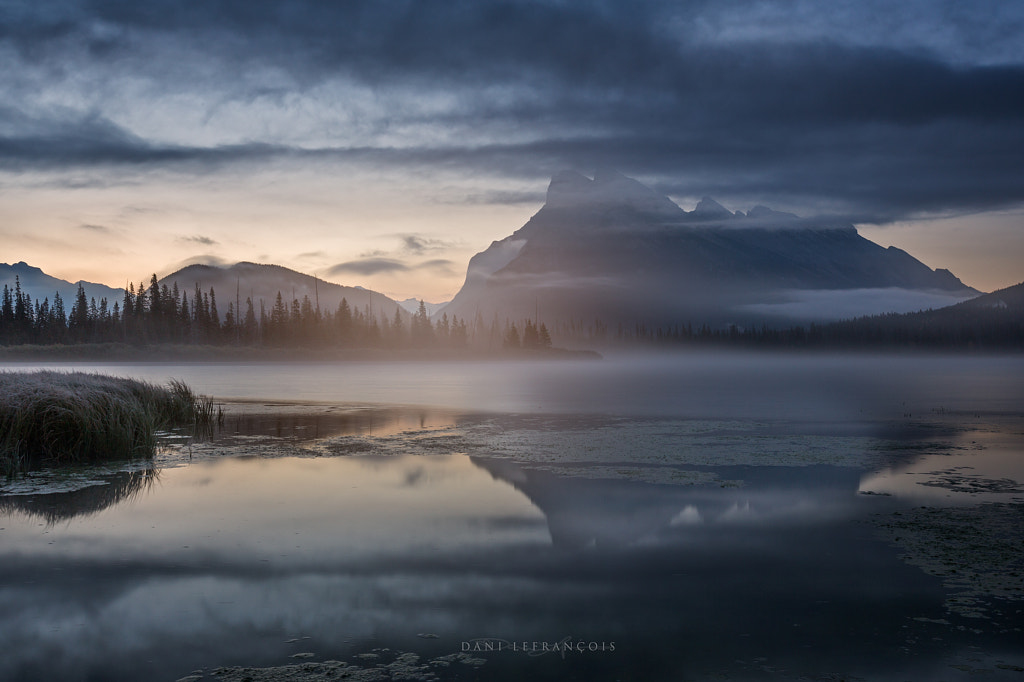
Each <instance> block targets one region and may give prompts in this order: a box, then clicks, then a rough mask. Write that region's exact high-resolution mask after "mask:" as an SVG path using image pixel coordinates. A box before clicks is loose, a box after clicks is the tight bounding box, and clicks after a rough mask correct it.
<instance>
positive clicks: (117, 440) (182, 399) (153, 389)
mask: <svg viewBox="0 0 1024 682" xmlns="http://www.w3.org/2000/svg"><path fill="white" fill-rule="evenodd" d="M216 416H217V415H216V414H215V406H214V403H213V400H212V399H211V398H209V397H207V396H200V395H196V394H195V393H194V392H193V391H192V389H191V388H189V387H188V386H187V385H186V384H184V383H183V382H181V381H177V380H174V381H171V382H170V384H169V385H168V386H166V387H163V386H157V385H155V384H151V383H148V382H145V381H139V380H137V379H125V378H120V377H112V376H105V375H102V374H86V373H83V372H52V371H44V372H31V373H24V372H0V471H2V472H3V473H5V474H7V475H12V474H14V473H16V472H18V471H22V470H24V469H26V468H28V467H31V466H34V465H37V464H65V463H78V462H87V461H95V460H102V459H115V458H128V457H137V456H148V455H151V454H152V453H153V450H154V448H155V446H156V435H155V434H156V431H157V429H161V428H168V427H176V426H186V427H192V428H195V429H203V428H208V427H210V426H211V425H212V423H213V420H214V419H215V418H216Z"/></svg>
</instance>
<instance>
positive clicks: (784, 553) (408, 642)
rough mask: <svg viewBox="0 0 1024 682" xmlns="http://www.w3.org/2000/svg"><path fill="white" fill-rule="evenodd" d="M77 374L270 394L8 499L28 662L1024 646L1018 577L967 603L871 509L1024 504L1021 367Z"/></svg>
mask: <svg viewBox="0 0 1024 682" xmlns="http://www.w3.org/2000/svg"><path fill="white" fill-rule="evenodd" d="M32 367H35V366H32ZM62 367H67V368H69V369H72V368H73V369H87V370H89V371H92V370H96V371H103V372H106V373H113V374H121V375H128V376H135V377H140V378H145V379H150V380H153V381H159V382H163V381H166V380H167V379H168V378H170V377H175V378H181V379H184V380H186V381H187V382H189V383H190V384H192V385H193V386H194V387H195V388H196V389H198V390H199V391H201V392H205V393H210V394H213V395H216V396H218V397H219V398H222V399H227V398H231V399H245V400H250V401H255V402H243V403H236V404H234V405H233V406H232V410H233V412H232V415H234V416H233V417H229V419H228V421H227V423H226V426H225V428H224V430H223V432H222V433H221V434H220V435H219V437H218V440H217V441H216V442H215V443H214V444H205V445H202V444H195V451H194V457H193V458H192V459H191V460H190V459H188V458H187V457H186V455H185V452H186V451H185V450H184V449H183V446H177V447H176V449H175V448H171V449H169V450H167V451H166V452H164V453H162V454H161V455H158V457H157V458H156V459H155V460H154V462H153V464H152V465H144V466H135V467H133V468H132V469H131V470H127V471H122V472H120V473H114V474H106V475H104V476H105V477H103V478H102V480H103V481H105V484H104V485H93V486H88V487H85V488H83V489H80V490H76V491H73V492H64V493H53V492H51V493H47V492H46V491H45V490H43V491H37V492H36V493H34V494H22V495H3V494H2V491H0V528H2V530H0V578H2V580H0V638H2V641H4V643H5V644H4V656H3V657H2V658H0V679H4V680H7V679H10V680H15V679H67V680H132V679H166V680H176V679H178V678H181V677H184V676H186V675H189V674H190V673H192V672H193V671H200V672H199V673H198V674H204V675H205V676H206V679H216V677H213V676H211V675H210V671H212V670H213V669H214V668H216V667H217V666H229V665H244V666H281V665H288V664H293V663H296V662H299V661H324V660H329V659H339V660H347V661H350V662H355V661H357V660H373V659H358V658H356V657H357V656H358V655H359V654H363V653H368V652H371V653H372V652H373V651H374V650H375V649H382V648H387V649H390V650H391V652H395V651H411V652H415V653H417V654H418V655H420V656H421V658H422V660H423V661H424V662H426V661H428V660H430V659H431V658H434V657H439V656H444V655H446V654H451V653H454V652H460V651H464V650H465V649H467V648H473V647H475V646H476V644H477V643H478V642H479V641H481V640H482V641H487V642H492V643H493V642H499V641H500V642H504V643H505V646H506V647H507V646H508V645H509V643H519V645H522V644H523V643H529V644H530V645H531V647H532V646H534V643H537V646H543V645H544V644H545V643H547V644H549V645H550V644H553V643H560V642H561V643H564V642H565V641H566V638H571V639H570V641H572V642H574V643H577V644H579V643H582V645H583V646H582V648H583V649H584V651H577V650H574V651H572V652H571V653H548V654H544V655H541V656H536V655H529V654H528V653H524V652H522V651H521V650H515V651H510V650H507V649H506V650H503V651H500V652H494V651H492V652H486V653H478V654H476V658H477V659H478V660H476V661H471V662H469V663H466V662H456V663H454V664H453V665H452V666H448V667H441V666H439V665H438V666H435V667H434V668H432V671H433V672H434V673H435V674H437V675H439V676H440V677H442V678H443V679H480V680H488V679H508V680H513V679H528V678H529V679H581V680H582V679H594V680H603V679H609V680H611V679H632V680H686V679H697V680H699V679H708V678H716V679H739V680H745V679H766V680H768V679H771V680H774V679H780V680H781V679H786V680H789V679H794V680H795V679H833V678H829V677H828V676H829V675H847V676H848V675H855V676H860V677H862V678H865V679H950V680H955V679H975V678H976V675H977V671H983V672H984V673H985V675H986V679H1019V677H1020V675H1021V673H1020V672H1017V670H1016V668H1020V667H1022V666H1024V656H1022V655H1021V649H1020V646H1019V642H1020V630H1019V628H1020V627H1021V626H1022V624H1024V618H1022V617H1021V608H1022V607H1024V601H1022V600H1021V595H1020V594H1019V593H1018V594H1017V596H1016V597H1015V598H1013V599H1009V600H1007V599H1001V600H998V601H997V602H994V603H995V604H996V607H997V608H992V609H989V610H988V611H987V612H986V614H985V616H984V617H983V618H968V617H965V616H963V615H962V614H958V613H955V612H950V610H949V609H948V608H947V607H948V603H947V599H948V598H949V596H950V587H949V585H948V584H944V582H943V580H942V579H941V577H939V576H935V575H931V574H929V573H927V572H926V571H925V570H923V568H922V565H921V562H919V561H918V562H917V563H915V562H914V561H910V560H907V559H906V557H904V556H903V555H902V553H903V552H904V550H901V548H900V547H899V546H898V544H894V543H892V542H888V541H886V539H885V538H883V537H882V536H880V535H879V532H878V528H877V524H876V523H873V521H872V520H873V519H876V520H877V519H878V518H889V515H891V514H894V513H902V512H906V511H907V510H909V509H911V508H914V507H918V506H920V505H932V506H938V507H957V506H958V507H963V508H975V507H979V505H982V504H984V503H989V502H1001V503H1013V502H1020V501H1021V499H1022V498H1024V494H1022V492H1021V489H1020V484H1021V483H1022V482H1024V462H1022V459H1024V448H1022V443H1024V435H1022V433H1024V419H1022V406H1024V382H1022V381H1021V378H1022V377H1024V361H1022V360H1021V359H1018V358H1009V359H1007V358H967V359H964V358H956V359H950V358H900V357H881V358H871V357H866V356H859V357H855V358H838V357H833V356H812V357H805V358H799V357H791V356H790V357H785V356H764V355H699V356H682V357H680V356H676V357H673V358H626V359H622V360H615V359H612V360H607V361H602V362H575V363H546V362H538V363H432V364H419V363H360V364H352V363H338V364H329V363H326V364H301V363H300V364H294V365H288V364H271V365H232V364H215V365H163V364H145V365H89V366H84V365H79V366H74V367H71V366H68V365H62ZM27 368H29V366H18V367H13V366H12V367H8V369H27ZM269 401H275V403H274V405H271V406H269V407H267V406H266V403H267V402H269ZM289 401H291V402H289ZM302 403H310V404H309V405H302ZM312 403H315V404H312ZM942 472H946V473H942ZM950 472H952V473H950ZM99 475H100V474H97V473H96V472H93V473H92V476H93V478H96V477H98V476H99ZM937 481H938V483H936V482H937ZM993 481H1003V483H1002V484H1001V485H996V484H994V483H992V482H993ZM979 482H980V483H979ZM986 482H987V483H986ZM922 483H924V484H923V485H922ZM972 486H973V487H972ZM10 489H11V488H10V484H8V490H10ZM901 510H902V512H901ZM1017 530H1018V533H1019V532H1020V529H1019V528H1018V529H1017ZM981 532H983V529H982V531H981ZM520 648H521V647H520ZM300 653H309V654H312V656H311V657H309V658H299V659H296V658H293V656H294V655H295V654H300ZM377 653H378V655H379V656H382V657H384V658H382V659H381V660H385V659H386V657H387V656H388V655H389V653H388V652H379V651H378V652H377ZM534 653H536V652H534ZM972 671H975V672H974V673H972ZM972 674H973V675H974V677H972Z"/></svg>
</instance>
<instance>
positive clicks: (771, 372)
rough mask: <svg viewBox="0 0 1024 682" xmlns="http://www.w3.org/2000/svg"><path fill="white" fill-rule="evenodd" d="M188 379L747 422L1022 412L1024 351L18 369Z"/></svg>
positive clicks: (405, 399)
mask: <svg viewBox="0 0 1024 682" xmlns="http://www.w3.org/2000/svg"><path fill="white" fill-rule="evenodd" d="M6 367H7V368H9V369H19V370H21V369H23V370H26V371H27V370H30V369H37V368H47V369H61V368H65V369H68V370H69V371H70V370H77V371H96V372H103V373H109V374H116V375H120V376H134V377H138V378H141V379H147V380H150V381H154V382H158V383H162V382H164V381H166V380H167V378H168V377H175V378H180V379H183V380H184V381H186V382H187V383H189V384H190V385H191V386H192V387H193V388H194V389H195V390H197V391H198V392H201V393H205V394H209V395H213V396H215V397H217V398H222V399H228V398H244V399H251V400H277V401H326V402H341V403H363V404H365V403H371V404H375V403H379V404H400V405H423V406H433V407H445V408H454V409H460V410H468V411H474V410H477V411H494V412H527V413H558V414H565V413H580V414H622V415H631V416H680V417H697V418H703V417H732V418H743V419H764V418H776V419H823V418H830V417H832V418H849V417H851V416H853V415H856V414H858V413H861V412H864V413H868V414H870V415H871V416H880V415H883V414H884V415H896V414H899V415H902V414H903V413H906V412H913V411H914V410H931V409H939V408H943V409H946V410H961V409H964V410H983V411H991V410H996V411H1005V410H1015V409H1019V408H1020V406H1021V405H1022V404H1024V381H1022V380H1021V379H1022V378H1024V358H1021V357H1020V356H1000V357H992V356H976V357H964V356H944V355H934V356H932V355H865V354H852V355H838V354H806V355H797V354H785V353H743V352H734V353H729V352H695V353H673V354H623V355H614V354H613V355H610V356H608V357H606V358H604V359H602V360H579V361H551V360H542V361H468V362H459V361H436V362H416V361H409V362H340V363H339V362H335V363H319V362H295V363H259V364H241V363H238V364H236V363H197V364H170V363H168V364H164V363H145V364H100V363H63V364H48V365H47V364H17V365H16V364H10V365H7V366H6Z"/></svg>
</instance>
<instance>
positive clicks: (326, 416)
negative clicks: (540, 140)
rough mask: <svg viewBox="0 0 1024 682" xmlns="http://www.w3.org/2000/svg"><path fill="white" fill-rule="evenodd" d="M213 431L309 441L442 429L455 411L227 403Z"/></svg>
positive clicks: (222, 435)
mask: <svg viewBox="0 0 1024 682" xmlns="http://www.w3.org/2000/svg"><path fill="white" fill-rule="evenodd" d="M224 407H225V408H226V410H227V416H226V417H225V419H224V421H223V423H221V424H220V425H218V427H217V429H216V430H215V432H214V434H213V438H214V440H215V441H217V442H224V441H230V440H231V439H233V438H239V437H241V438H244V437H249V436H273V437H275V438H284V439H289V440H295V441H312V440H321V439H326V438H333V437H338V436H387V435H392V434H396V433H401V432H403V431H408V430H425V429H435V428H444V427H448V426H453V425H454V424H455V414H454V413H453V412H450V411H446V410H441V409H436V408H413V407H410V408H393V407H366V406H345V405H335V404H316V403H313V404H311V403H279V402H275V403H268V402H264V401H232V402H229V403H227V404H226V405H225V406H224Z"/></svg>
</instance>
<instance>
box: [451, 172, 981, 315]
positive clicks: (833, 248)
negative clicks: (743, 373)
mask: <svg viewBox="0 0 1024 682" xmlns="http://www.w3.org/2000/svg"><path fill="white" fill-rule="evenodd" d="M547 197H548V200H547V201H546V202H545V204H544V205H543V206H542V207H541V208H540V210H538V212H537V213H536V214H534V215H533V216H532V217H531V218H530V219H529V220H528V221H527V222H526V223H525V224H524V225H523V226H522V227H520V228H519V229H518V230H516V231H515V232H513V233H512V234H511V235H509V236H508V237H506V238H504V239H502V240H498V241H495V242H493V243H492V244H491V246H489V247H488V248H487V249H485V250H484V251H482V252H480V253H478V254H476V255H475V256H473V258H472V259H471V260H470V263H469V266H468V267H467V274H466V280H465V283H464V285H463V287H462V289H460V291H459V292H458V293H457V294H456V295H455V297H454V298H453V299H452V301H451V302H450V303H449V305H448V306H446V307H445V308H444V309H442V310H443V312H447V313H448V314H449V315H451V314H457V315H458V316H459V317H463V318H470V319H472V317H473V316H475V315H478V314H479V315H481V316H483V317H484V318H485V319H489V318H490V317H491V316H495V315H496V316H498V317H506V318H510V319H519V318H529V317H533V316H534V314H535V312H539V315H540V317H541V318H542V319H546V320H547V321H549V323H550V322H552V321H557V320H562V321H564V320H571V319H584V320H586V319H601V320H604V321H605V322H607V323H616V322H618V323H629V324H633V323H654V324H658V323H662V322H668V321H679V320H680V319H684V320H685V319H690V320H694V321H708V322H714V323H717V324H726V323H730V322H736V321H737V320H738V319H740V318H743V319H744V321H755V322H769V321H772V322H779V321H781V320H783V319H784V318H792V319H793V320H801V319H802V318H801V316H800V314H797V315H795V316H794V315H793V312H794V310H795V309H794V308H793V306H792V305H790V306H789V307H786V308H776V309H774V310H773V309H772V308H771V306H772V305H773V304H775V305H777V304H780V303H787V302H788V303H792V302H793V301H787V300H786V297H787V296H788V297H789V298H795V299H799V298H800V296H801V294H800V292H807V291H833V290H834V291H842V292H847V293H849V292H852V291H858V292H861V294H859V295H860V297H861V298H862V299H863V301H862V307H864V308H865V311H864V312H868V313H870V312H879V313H881V312H905V310H903V311H901V310H895V309H889V308H887V307H886V306H887V303H886V299H890V300H899V301H901V305H910V304H912V302H911V301H910V300H909V299H911V298H913V296H912V295H911V293H915V292H916V293H917V294H920V297H919V298H920V299H921V301H922V302H923V301H926V300H927V301H928V302H929V303H931V302H932V301H933V299H934V298H935V296H939V297H943V296H946V297H948V298H949V299H950V300H949V301H948V302H949V303H954V302H956V301H958V300H962V299H964V298H969V297H972V296H975V295H977V294H978V292H977V291H976V290H974V289H972V288H970V287H968V286H967V285H965V284H964V283H963V282H961V281H960V280H959V279H957V278H956V277H955V276H954V275H953V274H952V273H951V272H949V271H948V270H945V269H939V270H933V269H931V268H929V267H928V266H926V265H925V264H924V263H921V262H920V261H918V260H917V259H916V258H914V257H913V256H911V255H910V254H909V253H907V252H906V251H903V250H902V249H898V248H895V247H889V248H884V247H882V246H879V245H878V244H875V243H874V242H871V241H870V240H868V239H865V238H864V237H862V236H860V234H859V233H858V232H857V230H856V228H855V227H854V226H853V225H848V224H838V225H837V224H831V223H828V222H826V221H821V220H811V219H804V218H800V217H798V216H795V215H793V214H788V213H783V212H780V211H774V210H772V209H770V208H768V207H765V206H756V207H754V208H753V209H751V210H750V211H749V212H748V213H746V214H744V213H742V212H736V213H733V212H731V211H729V210H728V209H726V208H725V207H724V206H722V205H721V204H719V203H718V202H717V201H715V200H714V199H712V198H710V197H705V198H704V199H702V200H701V202H700V203H699V204H698V205H697V207H696V208H695V209H694V210H693V211H689V212H688V211H685V210H683V209H682V208H680V207H679V206H678V205H676V204H675V203H673V202H672V201H671V200H670V199H669V198H668V197H665V196H662V195H660V194H658V193H657V192H656V191H655V190H653V189H651V188H649V187H646V186H645V185H643V184H641V183H639V182H638V181H636V180H633V179H630V178H626V177H625V176H622V175H620V174H617V173H610V172H603V173H601V174H598V175H595V178H594V179H593V180H591V179H589V178H587V177H586V176H584V175H581V174H579V173H575V172H572V171H568V172H561V173H557V174H555V175H554V176H553V177H552V180H551V183H550V184H549V186H548V194H547ZM894 289H895V290H900V291H903V292H906V293H904V294H902V295H901V296H899V297H897V298H896V299H894V298H893V297H892V296H890V295H889V293H888V292H889V290H894ZM789 292H797V293H795V294H794V293H789ZM867 292H875V293H874V294H873V296H874V299H875V300H874V301H872V300H869V299H870V298H871V295H869V293H867ZM757 306H761V307H757ZM797 312H798V311H797ZM808 313H810V309H808Z"/></svg>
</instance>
